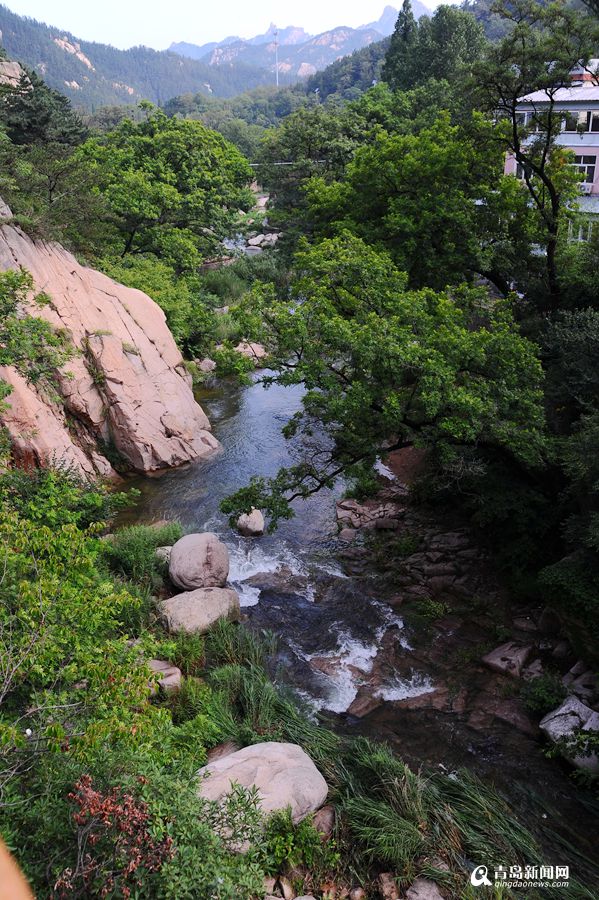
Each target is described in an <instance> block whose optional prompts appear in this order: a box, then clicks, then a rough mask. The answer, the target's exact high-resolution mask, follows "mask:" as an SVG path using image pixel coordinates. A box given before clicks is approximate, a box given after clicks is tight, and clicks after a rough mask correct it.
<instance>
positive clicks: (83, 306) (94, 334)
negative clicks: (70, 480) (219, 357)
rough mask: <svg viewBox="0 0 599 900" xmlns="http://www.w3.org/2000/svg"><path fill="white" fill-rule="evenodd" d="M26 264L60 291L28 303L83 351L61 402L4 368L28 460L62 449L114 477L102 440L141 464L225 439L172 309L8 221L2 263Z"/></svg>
mask: <svg viewBox="0 0 599 900" xmlns="http://www.w3.org/2000/svg"><path fill="white" fill-rule="evenodd" d="M20 267H22V268H24V269H26V270H27V271H29V272H31V274H32V276H33V280H34V284H35V288H36V290H37V291H42V290H43V291H44V292H45V293H46V294H47V295H48V296H49V297H50V300H51V302H50V304H48V305H47V306H43V307H40V306H36V305H35V304H34V301H33V297H32V298H31V299H30V302H29V303H30V305H29V310H27V311H30V312H32V313H33V314H34V315H36V316H38V317H41V318H43V319H45V320H46V321H47V322H49V324H50V325H52V326H53V327H54V328H57V329H59V328H60V329H63V330H64V331H65V332H66V333H67V335H68V337H69V339H70V341H71V342H72V344H73V346H74V347H75V349H76V351H78V353H79V355H77V356H76V357H74V358H73V359H71V360H69V361H68V362H67V363H65V365H64V366H63V367H62V369H61V371H60V372H59V384H58V394H59V396H60V402H59V403H57V402H55V401H54V400H53V399H52V398H50V397H49V396H47V395H45V394H44V393H43V391H41V390H39V391H38V389H37V388H36V386H35V385H34V384H30V383H28V382H27V381H25V380H24V379H23V378H22V377H21V376H20V375H18V373H17V372H16V371H15V370H14V369H13V368H12V367H2V371H1V375H0V377H2V378H3V379H4V380H5V381H7V382H8V384H9V385H11V386H12V388H13V392H12V394H11V395H10V400H9V404H10V408H9V409H8V410H7V411H6V412H3V414H2V419H3V423H4V425H5V426H6V427H7V429H8V431H9V434H10V438H11V443H12V447H13V455H14V458H15V460H16V461H17V462H18V463H19V464H22V465H48V464H49V463H51V462H52V460H53V459H54V458H58V459H60V460H61V461H63V462H65V463H67V464H70V465H72V466H73V467H74V468H75V469H77V470H78V471H79V472H82V473H84V474H86V475H95V474H101V475H109V476H113V475H114V471H113V469H112V466H111V464H110V462H109V461H108V459H107V458H106V457H105V456H104V455H103V452H102V451H101V449H100V443H99V442H102V445H104V444H106V443H109V442H111V443H112V444H113V445H114V447H115V448H116V450H117V451H118V452H119V453H120V454H121V456H122V457H123V459H124V461H125V462H126V463H127V464H128V465H129V466H130V467H131V468H133V469H136V470H137V471H140V472H150V471H155V470H157V469H161V468H166V467H168V466H175V465H179V464H181V463H184V462H188V461H189V460H192V459H196V458H200V457H206V456H208V455H210V454H212V453H214V452H215V450H217V449H218V448H219V446H220V445H219V443H218V441H217V440H216V438H214V437H213V435H212V434H210V423H209V422H208V419H207V418H206V416H205V414H204V412H203V411H202V409H201V408H200V406H198V404H197V403H196V401H195V399H194V396H193V392H192V388H191V379H190V378H189V376H188V374H187V372H186V370H185V367H184V364H183V358H182V356H181V353H180V352H179V350H178V348H177V346H176V344H175V341H174V339H173V337H172V335H171V333H170V331H169V330H168V327H167V325H166V318H165V315H164V313H163V312H162V310H161V309H160V308H159V307H158V306H157V304H156V303H154V301H153V300H151V299H150V297H148V296H147V295H146V294H144V293H142V291H138V290H135V289H133V288H128V287H124V286H123V285H120V284H117V283H116V282H114V281H112V279H110V278H108V276H106V275H103V274H101V273H100V272H97V271H94V270H93V269H89V268H86V267H84V266H82V265H80V264H79V263H78V262H77V260H76V259H75V257H74V256H72V255H71V254H70V253H68V252H67V251H66V250H65V249H64V248H62V247H60V246H59V245H58V244H54V243H45V242H43V241H34V240H32V239H31V238H30V237H28V236H27V235H25V234H24V232H22V231H21V230H20V229H19V228H16V227H13V226H12V225H1V226H0V270H6V269H18V268H20Z"/></svg>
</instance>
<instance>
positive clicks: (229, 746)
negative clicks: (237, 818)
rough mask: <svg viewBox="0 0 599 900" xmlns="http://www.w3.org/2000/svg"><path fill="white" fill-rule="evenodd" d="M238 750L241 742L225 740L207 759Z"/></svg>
mask: <svg viewBox="0 0 599 900" xmlns="http://www.w3.org/2000/svg"><path fill="white" fill-rule="evenodd" d="M238 750H241V747H240V746H239V744H236V743H235V741H225V742H224V743H223V744H217V745H216V747H212V749H211V750H209V751H208V753H207V754H206V759H207V761H208V762H209V763H211V762H215V761H216V760H217V759H222V758H223V757H224V756H230V755H231V753H236V752H237V751H238ZM274 887H275V882H274V878H273V882H272V889H273V890H274Z"/></svg>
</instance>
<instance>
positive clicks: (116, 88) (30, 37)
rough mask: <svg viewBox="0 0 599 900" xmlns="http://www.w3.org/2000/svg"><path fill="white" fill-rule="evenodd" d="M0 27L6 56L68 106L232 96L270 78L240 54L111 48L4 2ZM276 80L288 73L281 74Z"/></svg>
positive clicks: (270, 76)
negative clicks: (217, 59)
mask: <svg viewBox="0 0 599 900" xmlns="http://www.w3.org/2000/svg"><path fill="white" fill-rule="evenodd" d="M0 31H1V33H2V46H3V47H4V49H5V50H6V52H7V53H8V55H9V56H10V57H11V58H12V59H15V60H18V61H19V62H22V63H25V65H27V66H29V67H30V68H33V69H35V70H36V71H37V72H38V74H39V75H41V76H42V77H43V78H44V80H45V81H46V82H47V83H48V84H49V85H50V87H53V88H55V89H56V90H59V91H61V93H63V94H65V95H66V96H67V97H68V98H69V99H70V100H71V102H72V103H73V105H74V106H76V107H80V108H81V107H82V108H86V109H90V110H94V109H96V108H97V107H99V106H105V105H110V104H123V103H137V102H138V101H139V100H142V99H146V100H151V101H152V102H154V103H158V104H161V103H164V102H166V101H167V100H168V99H169V98H170V97H174V96H176V95H177V94H183V93H186V92H194V93H202V94H206V95H208V96H209V95H211V94H213V95H214V96H217V97H232V96H234V95H235V94H239V93H241V92H242V91H246V90H251V89H252V88H256V87H260V86H261V85H265V84H271V83H272V80H273V78H272V74H271V73H270V72H268V71H266V70H262V69H259V68H256V67H255V66H254V65H252V66H248V65H247V64H246V63H244V62H243V61H241V60H240V61H238V62H237V61H235V63H234V64H232V63H227V64H225V65H221V66H218V67H211V66H209V65H207V64H206V63H202V62H199V61H197V60H193V59H188V58H185V57H182V56H179V55H177V54H175V53H170V52H159V51H157V50H151V49H150V48H148V47H133V48H131V49H130V50H117V49H116V48H115V47H110V46H108V45H107V44H96V43H93V42H91V41H82V40H79V39H78V38H76V37H75V36H74V35H72V34H70V33H69V32H65V31H61V30H60V29H58V28H54V27H52V26H48V25H45V24H43V23H41V22H37V21H36V20H35V19H29V18H25V17H23V16H18V15H16V14H15V13H13V12H11V11H10V10H9V9H8V8H7V7H6V6H0ZM282 80H283V83H285V81H286V80H288V79H286V78H285V76H284V75H283V78H282Z"/></svg>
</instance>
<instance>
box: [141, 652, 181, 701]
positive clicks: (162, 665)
mask: <svg viewBox="0 0 599 900" xmlns="http://www.w3.org/2000/svg"><path fill="white" fill-rule="evenodd" d="M147 665H148V668H149V669H150V670H151V671H152V672H154V674H156V675H158V676H159V679H158V684H156V683H155V682H152V694H155V693H156V692H157V691H158V690H161V691H163V693H165V694H174V693H176V692H177V691H179V690H180V689H181V669H178V668H177V666H174V665H173V664H172V663H170V662H166V661H165V660H164V659H150V660H148V662H147Z"/></svg>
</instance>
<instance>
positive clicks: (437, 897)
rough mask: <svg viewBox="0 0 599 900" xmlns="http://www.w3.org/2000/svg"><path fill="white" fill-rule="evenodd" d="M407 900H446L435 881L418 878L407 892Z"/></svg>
mask: <svg viewBox="0 0 599 900" xmlns="http://www.w3.org/2000/svg"><path fill="white" fill-rule="evenodd" d="M406 900H445V898H444V897H443V894H442V893H441V891H440V890H439V888H438V887H437V885H436V884H435V882H434V881H431V880H430V879H428V878H417V879H416V881H415V882H414V884H413V885H412V886H411V887H410V888H408V890H407V892H406Z"/></svg>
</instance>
